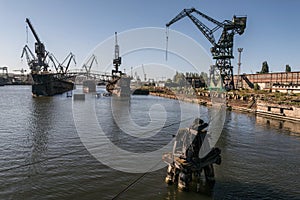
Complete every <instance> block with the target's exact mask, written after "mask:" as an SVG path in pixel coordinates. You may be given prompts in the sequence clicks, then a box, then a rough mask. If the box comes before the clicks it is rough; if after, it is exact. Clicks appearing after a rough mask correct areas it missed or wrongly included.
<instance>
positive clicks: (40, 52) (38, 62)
mask: <svg viewBox="0 0 300 200" xmlns="http://www.w3.org/2000/svg"><path fill="white" fill-rule="evenodd" d="M26 23H27V24H28V26H29V28H30V30H31V32H32V34H33V36H34V38H35V40H36V42H35V45H34V46H35V53H36V58H34V60H32V61H31V62H30V63H28V64H31V65H30V68H31V70H32V72H39V71H40V70H43V71H47V70H48V67H49V66H48V64H47V63H46V58H47V56H48V52H47V51H46V50H45V45H44V44H43V43H42V42H41V40H40V38H39V36H38V35H37V33H36V31H35V30H34V28H33V26H32V24H31V22H30V20H29V19H28V18H26ZM26 46H27V45H26ZM24 49H25V51H27V50H28V49H29V48H28V47H27V48H25V47H24ZM26 49H27V50H26Z"/></svg>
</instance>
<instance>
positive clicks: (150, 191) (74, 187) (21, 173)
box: [0, 86, 300, 199]
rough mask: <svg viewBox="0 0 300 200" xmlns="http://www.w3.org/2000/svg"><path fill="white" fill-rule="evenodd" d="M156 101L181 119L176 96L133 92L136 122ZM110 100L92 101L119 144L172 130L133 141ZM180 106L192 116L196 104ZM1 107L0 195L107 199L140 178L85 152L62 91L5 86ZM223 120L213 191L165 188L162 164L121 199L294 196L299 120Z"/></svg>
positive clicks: (299, 182) (162, 138)
mask: <svg viewBox="0 0 300 200" xmlns="http://www.w3.org/2000/svg"><path fill="white" fill-rule="evenodd" d="M99 90H101V89H99ZM157 103H158V104H160V105H163V107H164V109H165V110H166V112H167V116H168V117H167V119H168V121H167V123H169V124H172V123H174V122H176V121H178V120H179V118H178V116H179V114H178V112H179V110H180V109H178V102H176V101H175V100H169V99H162V98H158V97H151V96H133V97H132V99H131V101H130V108H131V111H133V112H132V113H134V114H132V116H131V117H132V119H133V120H134V121H135V123H136V124H138V125H140V126H143V125H146V124H147V123H149V120H150V117H149V114H148V110H149V108H151V106H152V105H154V104H157ZM110 105H111V99H110V97H107V98H99V99H96V107H97V116H98V121H99V122H100V123H101V125H102V127H103V129H104V130H105V132H106V134H107V136H108V137H109V138H110V139H111V140H112V141H113V142H114V143H115V144H117V145H119V146H120V147H122V148H124V149H127V150H130V151H133V152H140V151H141V150H144V151H152V150H155V149H158V148H160V147H161V146H163V145H164V144H165V143H166V142H168V141H169V140H170V137H171V136H172V134H174V132H176V130H177V129H178V126H176V125H174V126H173V127H172V126H170V127H168V128H165V129H164V130H162V131H161V132H160V133H159V135H158V136H157V137H153V139H152V140H150V141H149V140H138V141H137V140H135V139H134V138H133V137H129V136H126V135H125V134H123V133H122V132H121V131H120V130H119V129H118V126H117V125H116V123H115V122H114V120H113V116H112V114H111V110H110ZM185 106H187V107H188V108H190V109H191V114H190V115H191V117H193V112H192V111H195V110H196V111H197V109H195V108H196V106H195V105H192V104H185ZM0 109H1V110H0V117H1V118H0V119H1V121H0V139H1V140H0V199H112V198H113V197H115V196H116V195H117V194H118V193H120V192H121V191H122V190H123V189H124V188H126V187H127V186H128V185H129V184H130V183H132V182H133V181H135V180H136V179H137V178H139V177H140V176H141V174H130V173H124V172H120V171H116V170H113V169H111V168H109V167H107V166H105V165H103V164H101V163H100V162H99V161H97V160H96V159H95V158H94V157H93V156H91V155H90V154H89V152H88V151H87V150H86V149H85V147H84V145H83V144H82V143H81V141H80V138H79V136H78V134H77V132H76V128H75V124H74V120H73V114H72V99H71V98H66V96H65V95H58V96H55V97H42V98H32V96H31V88H30V87H29V86H4V87H0ZM119 109H121V111H122V106H121V107H120V108H119ZM200 110H201V112H202V113H205V112H208V111H207V108H205V107H203V108H201V109H200ZM203 118H204V119H205V116H203ZM225 124H226V125H225V127H224V129H223V132H222V135H221V138H220V140H219V141H218V143H217V146H218V147H219V148H221V150H222V154H221V155H222V164H221V165H220V166H217V167H216V185H215V187H214V190H213V192H212V194H211V195H209V194H208V193H207V192H206V190H203V191H202V192H201V193H196V192H193V191H191V192H180V191H178V190H177V189H176V187H175V186H167V185H166V184H165V183H164V178H165V174H166V169H165V168H163V169H161V170H157V171H155V172H151V173H148V174H146V175H145V176H144V177H143V178H141V179H140V180H139V182H138V183H137V184H135V185H133V186H132V187H130V188H129V189H128V190H127V191H125V192H124V193H122V194H121V195H120V196H119V199H300V168H299V166H300V154H299V152H300V134H299V133H297V130H298V131H299V130H300V125H299V124H294V123H290V122H282V121H275V120H270V119H266V118H262V117H255V116H254V115H247V114H242V113H234V112H228V113H227V116H226V122H225ZM297 127H299V128H297ZM299 132H300V131H299ZM126 137H127V138H126Z"/></svg>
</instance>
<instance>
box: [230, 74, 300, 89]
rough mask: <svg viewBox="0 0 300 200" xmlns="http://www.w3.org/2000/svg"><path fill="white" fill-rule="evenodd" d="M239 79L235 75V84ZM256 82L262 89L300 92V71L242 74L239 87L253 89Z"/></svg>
mask: <svg viewBox="0 0 300 200" xmlns="http://www.w3.org/2000/svg"><path fill="white" fill-rule="evenodd" d="M237 80H238V76H237V75H235V76H234V83H235V84H236V83H237ZM255 84H258V85H259V88H260V89H262V90H272V91H273V92H275V91H279V92H293V93H300V71H298V72H276V73H267V74H242V75H240V77H239V83H238V87H241V88H248V89H249V88H252V89H253V87H254V85H255ZM236 85H237V84H236Z"/></svg>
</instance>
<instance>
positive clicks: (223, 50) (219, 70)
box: [166, 8, 247, 91]
mask: <svg viewBox="0 0 300 200" xmlns="http://www.w3.org/2000/svg"><path fill="white" fill-rule="evenodd" d="M193 13H196V14H198V15H200V16H201V17H203V18H205V19H206V20H208V21H209V22H211V23H213V24H215V25H216V26H215V27H214V28H212V29H210V28H209V27H208V26H206V25H205V24H204V23H202V22H201V21H200V20H199V19H197V18H196V17H195V16H193V15H192V14H193ZM186 16H187V17H188V18H189V19H191V20H192V22H193V23H194V24H195V25H196V26H197V28H198V29H199V30H200V31H201V32H202V34H203V35H204V36H205V37H206V38H207V39H208V40H209V42H210V43H211V44H212V48H211V49H210V51H211V53H212V56H213V59H215V60H216V61H215V65H213V66H212V67H211V70H210V80H211V82H212V83H213V87H215V86H217V84H218V82H220V81H221V87H222V88H224V89H226V90H227V91H228V90H231V89H234V81H233V66H232V65H231V59H232V58H234V57H233V53H232V50H233V37H234V35H235V34H236V33H238V34H239V35H242V34H243V33H244V30H245V28H246V21H247V17H245V16H242V17H237V16H233V19H232V21H229V20H225V21H223V22H219V21H217V20H215V19H213V18H211V17H209V16H207V15H205V14H203V13H202V12H200V11H198V10H196V9H195V8H191V9H184V10H183V11H181V12H180V13H179V14H178V15H177V16H176V17H174V18H173V19H172V20H171V21H170V22H169V23H167V24H166V27H167V28H169V27H170V26H171V25H172V24H174V23H175V22H177V21H179V20H180V19H182V18H184V17H186ZM220 28H222V29H223V30H222V33H221V36H220V38H219V40H218V41H217V42H216V40H215V37H214V33H215V32H216V31H217V30H218V29H220Z"/></svg>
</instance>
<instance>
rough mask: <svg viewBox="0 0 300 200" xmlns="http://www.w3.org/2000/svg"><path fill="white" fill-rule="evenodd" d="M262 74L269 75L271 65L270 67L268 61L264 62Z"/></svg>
mask: <svg viewBox="0 0 300 200" xmlns="http://www.w3.org/2000/svg"><path fill="white" fill-rule="evenodd" d="M260 73H261V74H267V73H269V65H268V63H267V61H264V62H263V63H262V67H261V71H260Z"/></svg>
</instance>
